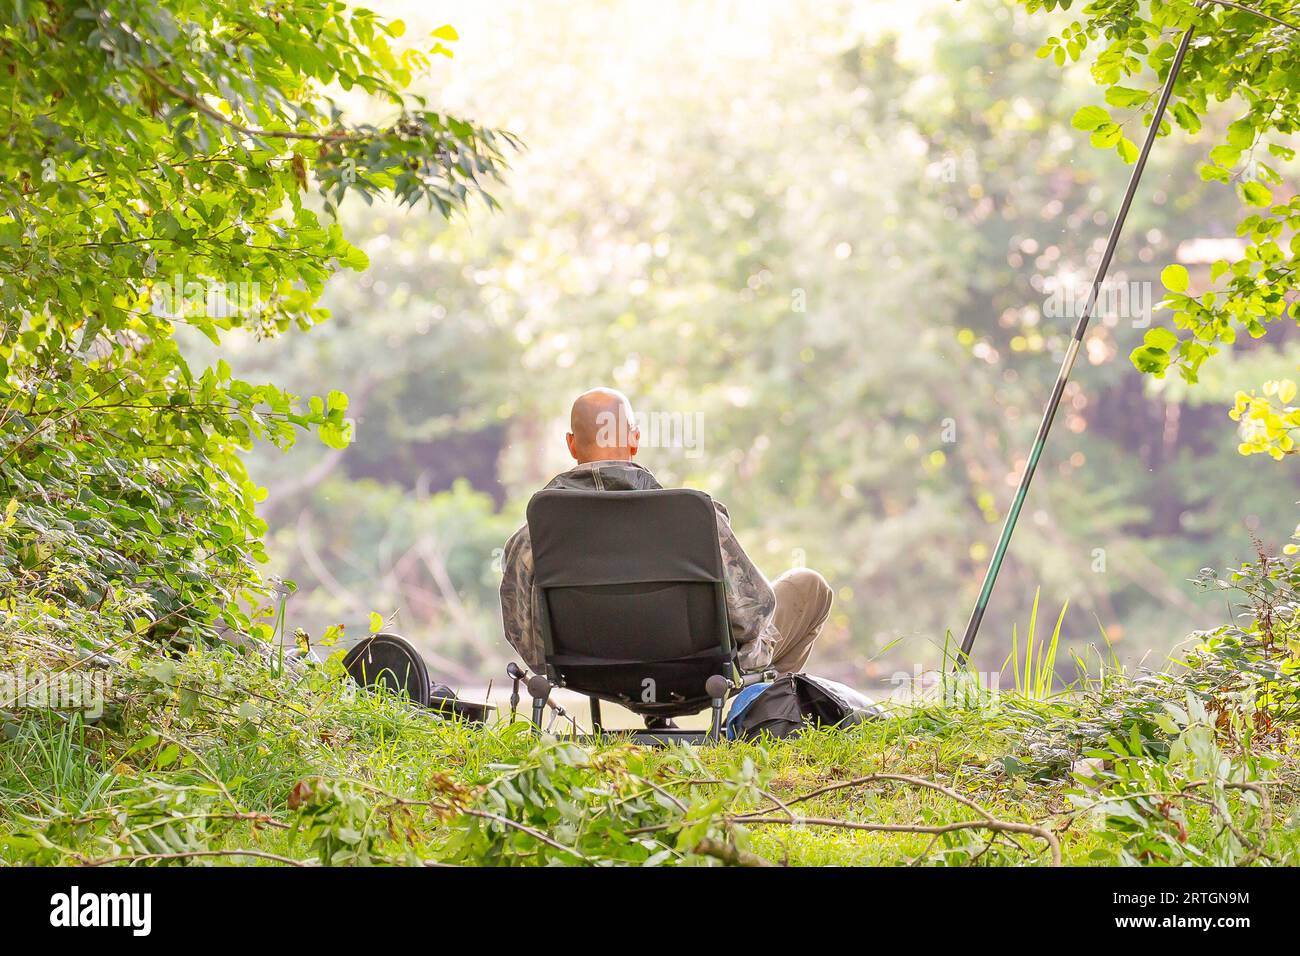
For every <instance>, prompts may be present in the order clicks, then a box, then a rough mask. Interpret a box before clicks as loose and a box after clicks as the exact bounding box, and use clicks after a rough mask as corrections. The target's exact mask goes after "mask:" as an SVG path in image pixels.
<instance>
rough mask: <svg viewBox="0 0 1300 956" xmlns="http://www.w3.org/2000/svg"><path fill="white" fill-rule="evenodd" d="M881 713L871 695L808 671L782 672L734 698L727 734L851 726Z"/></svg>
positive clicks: (785, 732)
mask: <svg viewBox="0 0 1300 956" xmlns="http://www.w3.org/2000/svg"><path fill="white" fill-rule="evenodd" d="M880 714H881V710H880V708H879V707H878V706H876V704H874V703H872V701H871V699H870V698H868V697H867V696H865V695H864V694H860V693H858V692H857V691H856V690H854V689H853V688H852V687H847V686H845V685H844V684H841V683H838V682H837V681H833V680H827V679H826V678H825V677H813V676H812V675H811V674H784V675H782V676H781V677H778V678H777V679H776V680H774V681H772V682H771V683H770V684H756V685H754V687H753V688H752V689H751V690H750V691H749V692H748V693H746V692H742V693H741V694H740V695H739V696H737V697H736V700H735V703H734V704H733V705H732V708H731V713H730V714H729V715H728V716H727V737H728V738H729V739H733V740H734V739H740V740H753V739H754V738H756V737H758V736H760V735H762V734H764V733H766V734H769V735H771V736H772V737H776V738H778V739H779V738H782V737H793V736H795V735H796V734H798V733H800V732H802V731H803V729H804V728H805V727H809V726H811V727H852V726H853V725H855V724H859V723H861V722H862V721H864V720H871V719H872V718H874V717H878V716H880Z"/></svg>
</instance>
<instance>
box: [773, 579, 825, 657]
mask: <svg viewBox="0 0 1300 956" xmlns="http://www.w3.org/2000/svg"><path fill="white" fill-rule="evenodd" d="M772 590H773V591H775V592H776V614H775V616H774V623H775V624H776V629H777V630H778V631H779V632H780V634H781V639H780V640H779V641H778V642H777V645H776V649H775V650H774V651H773V653H772V666H773V667H774V668H775V669H776V671H777V673H778V674H794V673H798V672H800V671H802V670H803V669H804V665H805V664H807V663H808V655H809V654H811V653H812V648H813V643H814V642H815V641H816V640H817V635H819V634H820V633H821V632H822V626H823V625H824V624H825V623H826V618H827V617H828V616H829V615H830V613H831V599H832V597H833V596H834V595H833V592H832V591H831V586H830V585H829V584H827V583H826V579H825V578H823V577H822V576H821V575H820V574H818V573H817V572H816V571H814V570H813V569H812V568H794V569H793V570H791V571H787V572H785V574H783V575H781V576H780V577H779V578H777V579H776V580H775V581H773V582H772Z"/></svg>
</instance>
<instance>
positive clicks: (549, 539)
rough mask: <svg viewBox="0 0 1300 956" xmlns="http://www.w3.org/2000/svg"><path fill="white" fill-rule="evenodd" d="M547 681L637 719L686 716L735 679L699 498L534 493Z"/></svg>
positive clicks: (708, 503) (720, 584)
mask: <svg viewBox="0 0 1300 956" xmlns="http://www.w3.org/2000/svg"><path fill="white" fill-rule="evenodd" d="M528 530H529V537H530V538H531V541H532V548H533V575H534V582H535V585H536V587H537V589H538V605H539V607H538V612H539V616H540V619H541V620H540V622H539V623H540V625H541V629H542V636H543V640H544V642H545V645H546V662H547V668H548V670H549V672H550V673H549V674H548V675H547V676H548V677H550V678H551V680H552V681H553V682H555V683H557V684H561V685H563V686H566V687H570V688H572V689H574V690H577V691H580V692H582V693H584V694H590V695H591V696H594V697H600V698H603V699H605V700H611V701H616V702H618V703H621V704H623V705H625V706H628V707H630V708H632V709H633V710H635V711H636V712H638V713H642V714H648V715H665V716H666V715H671V714H684V713H693V712H695V711H697V710H699V709H700V708H701V707H702V706H704V705H705V704H707V703H708V700H709V698H708V694H707V693H705V690H704V683H705V681H706V680H708V678H709V677H710V676H712V675H714V674H723V675H724V676H727V677H730V676H732V667H733V664H734V660H735V653H734V650H733V648H732V644H731V634H730V627H729V625H728V623H727V604H726V591H725V584H724V577H723V570H722V555H721V552H720V551H719V548H718V525H717V516H716V513H715V511H714V507H713V501H712V499H710V498H709V496H708V495H706V494H704V493H703V492H700V491H692V490H688V489H659V490H653V491H574V490H558V489H557V490H549V491H541V492H538V493H537V494H536V495H534V496H533V498H532V500H531V501H530V502H529V503H528Z"/></svg>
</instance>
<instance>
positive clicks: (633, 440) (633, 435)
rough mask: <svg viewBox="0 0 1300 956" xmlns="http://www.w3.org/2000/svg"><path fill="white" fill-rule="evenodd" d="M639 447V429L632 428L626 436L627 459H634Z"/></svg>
mask: <svg viewBox="0 0 1300 956" xmlns="http://www.w3.org/2000/svg"><path fill="white" fill-rule="evenodd" d="M640 447H641V429H639V428H633V429H632V431H631V432H629V433H628V436H627V455H628V457H629V458H635V457H636V453H637V450H638V449H640Z"/></svg>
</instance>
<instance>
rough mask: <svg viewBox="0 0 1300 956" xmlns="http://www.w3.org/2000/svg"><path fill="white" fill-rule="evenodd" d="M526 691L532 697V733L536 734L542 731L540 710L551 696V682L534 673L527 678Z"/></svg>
mask: <svg viewBox="0 0 1300 956" xmlns="http://www.w3.org/2000/svg"><path fill="white" fill-rule="evenodd" d="M528 693H529V694H530V695H531V696H532V698H533V734H534V736H536V735H538V734H540V733H541V732H542V710H543V709H544V708H545V707H546V700H547V698H549V697H550V696H551V682H550V681H548V680H547V679H546V678H545V677H544V676H542V675H541V674H534V675H533V676H532V677H530V678H528Z"/></svg>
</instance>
